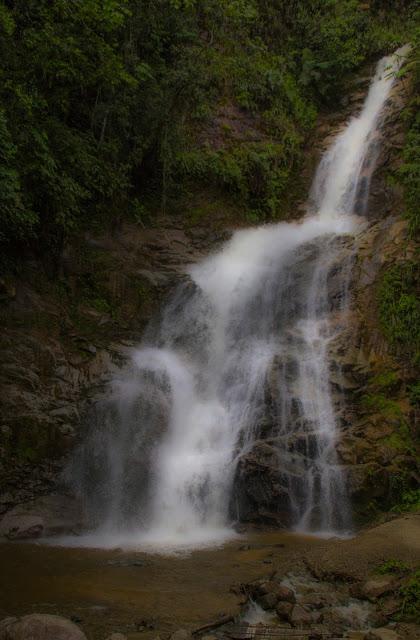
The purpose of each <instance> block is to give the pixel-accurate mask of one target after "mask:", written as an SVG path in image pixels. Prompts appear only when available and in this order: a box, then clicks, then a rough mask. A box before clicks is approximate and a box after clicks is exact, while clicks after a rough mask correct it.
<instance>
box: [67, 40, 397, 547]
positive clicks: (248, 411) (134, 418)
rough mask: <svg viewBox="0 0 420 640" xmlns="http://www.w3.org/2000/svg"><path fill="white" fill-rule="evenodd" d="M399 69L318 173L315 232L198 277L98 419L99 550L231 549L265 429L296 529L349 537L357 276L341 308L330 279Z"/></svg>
mask: <svg viewBox="0 0 420 640" xmlns="http://www.w3.org/2000/svg"><path fill="white" fill-rule="evenodd" d="M399 53H401V52H399ZM399 63H400V57H399V56H392V57H389V58H384V59H383V60H381V62H380V63H379V64H378V67H377V71H376V74H375V77H374V78H373V80H372V83H371V86H370V89H369V93H368V96H367V98H366V101H365V103H364V106H363V108H362V110H361V112H360V114H359V115H357V116H355V117H354V118H352V119H351V120H350V121H349V123H348V124H347V126H346V127H345V128H344V129H343V131H342V133H340V134H339V135H338V136H337V138H336V140H335V142H334V143H333V144H332V146H331V148H330V149H329V150H327V152H326V153H325V155H324V156H323V158H322V160H321V163H320V165H319V168H318V171H317V173H316V176H315V179H314V183H313V186H312V190H311V194H310V198H309V204H308V214H307V216H306V217H305V219H304V220H303V221H302V222H300V223H295V224H286V223H280V224H273V225H265V226H262V227H259V228H252V229H248V230H241V231H238V232H236V233H235V234H234V235H233V237H232V239H231V240H230V241H229V242H227V244H226V245H225V246H224V247H223V248H222V249H221V250H220V251H219V252H218V253H216V254H214V255H211V256H210V257H208V258H207V259H205V260H204V261H203V262H201V263H200V264H197V265H195V266H193V267H191V269H190V270H189V276H190V279H189V280H188V281H187V282H185V283H184V284H182V285H180V286H179V288H178V289H177V291H176V292H175V294H174V296H173V297H172V299H171V300H170V301H169V303H168V305H167V306H166V308H165V309H164V311H163V314H162V317H161V318H160V320H159V321H158V322H155V323H152V326H151V327H150V328H149V330H148V332H147V335H146V337H145V341H144V344H143V345H142V346H141V347H140V348H139V349H138V350H136V351H135V353H134V354H133V358H132V362H131V364H130V366H128V367H127V368H126V369H125V370H124V371H123V372H122V373H121V376H120V377H119V379H118V380H116V381H115V382H114V384H113V385H112V389H111V392H110V395H109V397H108V398H107V400H106V401H104V402H103V403H101V404H100V405H99V406H98V407H96V413H95V416H94V420H93V425H92V429H91V433H90V436H89V438H88V439H87V441H86V442H85V444H84V446H83V447H82V448H81V450H80V451H79V452H78V454H77V459H76V460H75V461H74V463H73V465H72V469H71V475H72V477H73V480H74V478H76V483H77V485H78V489H79V490H80V493H81V494H82V495H83V496H84V498H85V499H86V504H87V508H88V511H89V514H90V516H91V518H92V526H93V527H95V533H94V535H93V537H92V543H93V544H111V545H118V544H124V543H127V542H131V543H133V544H139V545H148V544H150V545H151V546H153V547H164V548H170V547H176V546H187V547H191V546H199V545H201V544H211V543H215V542H218V541H222V540H224V539H225V538H226V537H229V536H231V535H232V534H233V530H232V528H231V522H232V520H233V519H235V517H236V516H239V517H241V516H242V515H243V514H242V510H243V506H241V504H239V503H238V500H239V499H238V498H237V496H236V497H235V495H236V494H235V482H236V479H235V474H236V473H237V468H238V461H239V460H241V459H243V457H244V456H245V455H246V454H247V453H248V452H250V451H252V448H253V445H254V442H255V440H257V439H258V438H260V437H261V428H262V427H261V425H263V424H267V421H268V422H269V423H270V437H272V438H275V439H276V442H277V447H278V449H279V474H280V475H279V477H280V478H281V482H282V485H283V489H284V496H285V497H284V504H283V505H282V507H281V509H279V511H280V512H282V513H283V512H284V513H286V514H287V524H288V525H289V526H291V527H294V528H296V529H300V530H304V531H318V530H321V531H327V532H330V533H333V532H341V533H342V532H345V531H347V530H348V529H349V528H350V527H351V517H350V509H349V505H348V500H347V497H346V481H345V476H344V474H343V472H342V470H341V468H340V466H339V465H338V464H337V459H336V454H335V443H336V437H337V424H336V417H335V413H336V406H335V404H334V399H333V395H332V392H331V384H330V371H331V363H330V360H329V344H330V341H331V340H332V339H333V338H334V337H335V335H336V331H337V330H338V329H337V328H336V327H334V326H332V323H331V322H330V316H331V313H332V312H334V310H337V308H339V309H341V310H342V309H343V308H345V306H346V286H347V281H348V269H347V268H346V267H345V265H344V266H343V269H342V273H341V275H340V276H339V278H340V293H339V295H336V299H335V300H331V295H330V291H329V279H330V274H331V269H332V266H333V265H334V264H336V261H337V255H338V252H339V250H340V242H339V240H340V238H341V237H342V236H343V234H352V233H353V232H354V231H355V230H356V229H358V228H360V224H361V218H360V217H358V216H361V215H362V214H363V212H364V207H365V203H366V199H367V196H368V191H369V179H370V175H371V173H372V171H373V168H374V162H375V153H376V151H375V144H374V141H375V133H376V132H377V130H378V127H379V126H380V122H381V114H382V112H383V108H384V104H385V102H386V100H387V97H388V96H389V93H390V90H391V87H392V84H393V82H394V76H393V75H392V73H390V72H394V71H396V70H397V68H398V65H399ZM389 67H391V69H388V68H389ZM268 386H269V388H270V400H269V401H268V400H267V388H268ZM82 543H83V542H82Z"/></svg>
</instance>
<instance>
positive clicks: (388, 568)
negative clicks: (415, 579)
mask: <svg viewBox="0 0 420 640" xmlns="http://www.w3.org/2000/svg"><path fill="white" fill-rule="evenodd" d="M407 571H409V567H408V565H407V564H406V563H405V562H402V561H401V560H394V559H393V558H391V559H390V560H386V561H385V562H383V563H382V564H380V565H379V566H378V567H377V568H376V573H379V575H386V574H388V573H396V574H399V575H401V574H404V573H406V572H407Z"/></svg>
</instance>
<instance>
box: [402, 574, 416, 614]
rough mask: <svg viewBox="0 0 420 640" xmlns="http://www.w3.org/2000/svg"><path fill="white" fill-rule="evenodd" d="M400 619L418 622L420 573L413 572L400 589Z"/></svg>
mask: <svg viewBox="0 0 420 640" xmlns="http://www.w3.org/2000/svg"><path fill="white" fill-rule="evenodd" d="M400 596H401V597H402V606H401V614H400V615H401V617H402V618H408V619H412V620H414V621H415V622H420V571H415V572H414V573H413V575H412V576H411V577H410V579H409V580H408V581H407V582H406V583H405V584H404V585H403V586H402V587H401V589H400Z"/></svg>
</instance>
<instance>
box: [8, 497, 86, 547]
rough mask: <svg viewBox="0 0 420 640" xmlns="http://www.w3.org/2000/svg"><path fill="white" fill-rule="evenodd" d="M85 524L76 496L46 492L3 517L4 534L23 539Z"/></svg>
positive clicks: (64, 531) (70, 530) (72, 529)
mask: <svg viewBox="0 0 420 640" xmlns="http://www.w3.org/2000/svg"><path fill="white" fill-rule="evenodd" d="M81 525H82V513H81V507H80V504H79V502H78V501H77V500H76V499H75V498H71V497H69V496H64V495H51V496H43V497H41V498H38V500H33V501H31V502H27V503H25V504H21V505H18V506H17V507H14V508H13V509H11V510H10V511H8V512H7V513H6V514H5V515H4V516H3V518H1V520H0V538H1V537H5V538H8V539H9V540H22V539H27V538H38V537H40V536H53V535H57V534H63V533H71V532H73V531H74V530H78V529H79V528H80V527H81Z"/></svg>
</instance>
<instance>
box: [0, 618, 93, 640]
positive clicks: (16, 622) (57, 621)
mask: <svg viewBox="0 0 420 640" xmlns="http://www.w3.org/2000/svg"><path fill="white" fill-rule="evenodd" d="M0 640H86V636H85V634H84V633H83V631H82V630H81V629H80V628H79V627H78V626H77V625H76V624H74V623H73V622H71V621H70V620H67V619H66V618H62V617H61V616H53V615H47V614H44V613H33V614H31V615H28V616H23V617H22V618H20V619H17V618H6V619H5V620H3V621H2V622H0Z"/></svg>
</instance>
